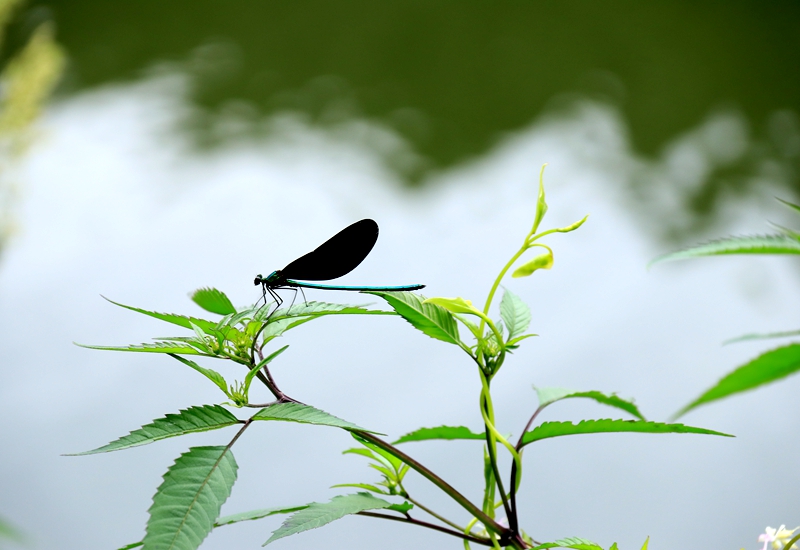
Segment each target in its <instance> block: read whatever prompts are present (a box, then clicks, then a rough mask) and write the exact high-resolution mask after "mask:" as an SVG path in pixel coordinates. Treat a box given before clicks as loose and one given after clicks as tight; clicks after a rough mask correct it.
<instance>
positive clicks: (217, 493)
mask: <svg viewBox="0 0 800 550" xmlns="http://www.w3.org/2000/svg"><path fill="white" fill-rule="evenodd" d="M237 470H238V466H237V465H236V460H235V459H234V458H233V453H232V452H231V451H230V449H228V448H227V447H221V446H219V447H193V448H191V449H189V450H188V451H187V452H185V453H184V454H182V455H181V456H180V457H178V459H177V460H176V461H175V464H173V465H172V466H171V467H170V468H169V470H167V473H166V474H164V481H163V483H162V484H161V486H159V488H158V490H157V491H156V494H155V496H154V497H153V505H152V506H151V507H150V510H149V513H150V519H149V520H148V522H147V534H146V535H145V537H144V541H143V542H144V545H145V548H148V550H150V549H152V550H162V549H163V550H167V549H169V550H195V549H196V548H197V547H199V546H200V543H202V542H203V539H205V538H206V536H208V534H209V533H210V532H211V529H213V528H214V521H215V520H216V519H217V517H219V511H220V508H221V507H222V504H223V503H224V502H225V501H226V500H227V499H228V497H229V496H230V494H231V488H232V487H233V484H234V483H235V482H236V474H237Z"/></svg>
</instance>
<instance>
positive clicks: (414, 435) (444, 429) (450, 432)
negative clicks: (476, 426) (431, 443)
mask: <svg viewBox="0 0 800 550" xmlns="http://www.w3.org/2000/svg"><path fill="white" fill-rule="evenodd" d="M429 439H449V440H453V439H478V440H481V441H485V440H486V435H485V434H484V433H475V432H473V431H471V430H470V429H469V428H465V427H464V426H437V427H436V428H420V429H418V430H414V431H413V432H411V433H407V434H406V435H404V436H403V437H401V438H400V439H398V440H397V441H395V442H394V443H392V445H397V444H398V443H408V442H409V441H427V440H429Z"/></svg>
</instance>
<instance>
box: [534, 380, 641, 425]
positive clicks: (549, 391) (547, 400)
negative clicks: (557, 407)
mask: <svg viewBox="0 0 800 550" xmlns="http://www.w3.org/2000/svg"><path fill="white" fill-rule="evenodd" d="M533 389H535V390H536V394H537V395H538V397H539V406H540V407H546V406H548V405H550V404H551V403H555V402H556V401H561V400H562V399H574V398H587V399H593V400H595V401H597V402H598V403H601V404H603V405H608V406H609V407H616V408H617V409H621V410H623V411H625V412H627V413H630V414H631V415H633V416H635V417H636V418H638V419H640V420H644V419H645V418H644V416H642V413H641V412H639V408H638V407H637V406H636V405H635V404H634V403H633V401H626V400H625V399H622V398H621V397H617V396H616V395H615V394H613V393H612V394H611V395H607V394H604V393H601V392H599V391H573V390H566V389H564V388H537V387H536V386H534V388H533Z"/></svg>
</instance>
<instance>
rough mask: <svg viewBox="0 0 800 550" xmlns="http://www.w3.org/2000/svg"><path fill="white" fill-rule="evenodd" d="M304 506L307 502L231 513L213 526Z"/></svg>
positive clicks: (285, 512) (266, 515)
mask: <svg viewBox="0 0 800 550" xmlns="http://www.w3.org/2000/svg"><path fill="white" fill-rule="evenodd" d="M306 508H308V505H307V504H304V505H302V506H290V507H285V506H284V507H282V508H262V509H260V510H250V511H248V512H239V513H238V514H231V515H229V516H223V517H221V518H219V519H218V520H217V522H216V523H215V524H214V527H221V526H223V525H231V524H234V523H239V522H240V521H253V520H256V519H261V518H265V517H268V516H275V515H277V514H291V513H293V512H299V511H300V510H305V509H306Z"/></svg>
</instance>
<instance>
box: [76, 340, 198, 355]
mask: <svg viewBox="0 0 800 550" xmlns="http://www.w3.org/2000/svg"><path fill="white" fill-rule="evenodd" d="M75 345H76V346H80V347H82V348H88V349H100V350H106V351H138V352H145V353H181V354H183V355H209V354H207V353H203V352H201V351H198V350H197V349H195V348H193V347H192V346H189V345H181V344H177V343H175V342H154V343H152V344H139V345H130V346H87V345H86V344H78V343H77V342H75ZM209 356H210V355H209Z"/></svg>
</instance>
